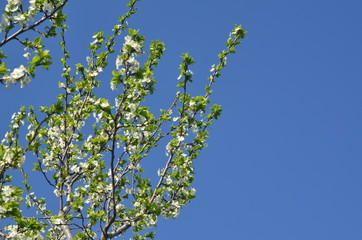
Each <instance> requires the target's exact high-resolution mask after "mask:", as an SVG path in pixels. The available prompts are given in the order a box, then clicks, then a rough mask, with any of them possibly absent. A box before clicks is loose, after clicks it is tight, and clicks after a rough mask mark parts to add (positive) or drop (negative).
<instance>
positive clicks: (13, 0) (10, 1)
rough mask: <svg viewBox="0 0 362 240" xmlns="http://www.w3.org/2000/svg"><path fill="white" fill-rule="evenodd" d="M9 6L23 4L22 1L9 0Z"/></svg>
mask: <svg viewBox="0 0 362 240" xmlns="http://www.w3.org/2000/svg"><path fill="white" fill-rule="evenodd" d="M8 4H21V0H8Z"/></svg>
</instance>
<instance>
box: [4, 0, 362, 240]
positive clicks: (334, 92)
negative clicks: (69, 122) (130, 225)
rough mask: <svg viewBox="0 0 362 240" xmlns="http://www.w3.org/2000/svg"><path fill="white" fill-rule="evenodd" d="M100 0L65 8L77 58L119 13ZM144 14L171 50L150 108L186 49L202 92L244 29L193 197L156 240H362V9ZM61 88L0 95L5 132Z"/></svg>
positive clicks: (275, 2) (155, 8) (117, 6)
mask: <svg viewBox="0 0 362 240" xmlns="http://www.w3.org/2000/svg"><path fill="white" fill-rule="evenodd" d="M100 2H101V1H96V0H87V1H85V0H83V1H70V4H69V5H68V7H67V9H66V12H67V13H68V16H69V20H70V23H71V24H73V25H70V30H69V31H68V35H69V44H70V46H71V48H73V51H72V52H71V55H72V57H73V59H74V61H83V59H84V54H87V53H88V52H87V49H86V46H87V44H88V43H89V42H91V39H90V36H91V35H92V33H93V32H95V31H97V30H98V29H102V28H107V27H108V29H110V28H111V26H112V25H113V24H114V21H115V20H116V19H117V14H118V12H119V11H121V8H122V6H123V5H122V3H120V2H122V1H119V0H107V1H102V4H101V3H100ZM139 7H140V10H139V12H138V14H137V15H136V16H135V17H134V18H133V19H132V20H131V21H130V26H131V27H134V28H136V29H138V28H139V29H141V33H142V34H144V35H145V36H146V38H147V39H148V40H156V39H160V40H163V41H164V42H165V43H166V47H167V51H166V54H165V56H164V58H163V60H162V61H161V63H160V67H159V68H158V71H157V75H156V77H157V79H158V81H159V85H158V89H159V91H158V92H160V93H161V95H162V96H159V97H158V99H155V101H156V102H157V101H159V102H162V101H163V100H164V98H167V97H170V98H171V96H172V95H173V92H174V90H175V88H174V85H175V84H176V78H177V76H178V70H177V68H178V64H179V60H180V55H181V53H182V52H189V53H190V54H191V55H192V56H193V57H194V58H195V60H196V61H197V63H198V64H196V65H195V66H194V68H193V71H194V72H195V74H196V75H195V77H196V79H195V89H198V88H201V87H202V86H203V84H204V78H205V76H207V74H208V69H209V66H210V65H211V64H212V63H214V62H215V61H216V60H217V58H216V54H217V52H218V51H219V50H221V49H222V48H223V46H224V42H225V40H226V38H227V35H228V32H229V30H230V29H231V28H232V27H233V25H234V24H242V25H243V26H244V27H245V29H246V30H247V31H248V35H247V38H246V39H245V41H243V44H242V45H241V46H240V47H238V49H237V50H238V53H237V55H234V56H232V57H230V58H229V65H228V67H227V68H226V70H225V71H224V72H223V75H222V79H221V80H220V81H219V82H218V83H217V84H216V85H215V89H214V90H215V91H214V93H215V94H214V96H213V99H212V100H213V101H214V102H215V103H218V104H221V105H222V106H223V109H224V111H223V115H222V117H221V119H219V120H218V121H217V122H216V124H215V125H214V129H213V130H212V132H211V136H210V138H209V147H208V148H207V149H206V150H205V151H204V152H203V153H202V154H201V155H200V158H199V159H198V160H197V161H196V180H195V186H196V188H197V198H196V199H194V200H193V201H192V202H191V204H190V205H188V206H186V207H185V208H184V209H183V211H182V212H181V215H180V217H179V218H178V219H177V220H175V221H174V220H168V221H160V223H159V225H158V228H157V229H156V231H157V232H158V235H157V238H156V239H159V240H184V239H192V240H193V239H195V240H196V239H208V240H220V239H235V240H321V239H328V240H341V239H348V240H361V239H362V191H361V190H362V189H361V183H362V174H361V172H362V147H361V146H362V128H361V126H362V105H361V103H362V14H361V9H362V1H360V0H343V1H342V0H305V1H295V0H223V1H217V0H197V1H195V0H183V1H166V0H143V1H141V2H140V3H139ZM58 80H59V78H57V76H54V74H49V73H41V74H39V78H38V79H35V80H34V81H32V82H31V84H30V85H29V86H27V87H26V88H25V89H19V88H18V87H13V88H11V89H3V88H1V89H0V95H1V99H2V100H1V101H2V103H3V104H2V108H1V109H0V121H1V124H2V126H6V125H7V124H8V119H9V118H10V116H11V114H12V113H13V112H15V111H17V108H18V106H19V105H20V104H33V105H46V104H50V103H51V102H53V98H54V96H53V95H54V94H55V93H54V94H53V92H55V90H56V82H57V81H58ZM156 95H157V92H156ZM156 98H157V97H156ZM5 130H6V129H3V127H2V129H1V132H4V131H5Z"/></svg>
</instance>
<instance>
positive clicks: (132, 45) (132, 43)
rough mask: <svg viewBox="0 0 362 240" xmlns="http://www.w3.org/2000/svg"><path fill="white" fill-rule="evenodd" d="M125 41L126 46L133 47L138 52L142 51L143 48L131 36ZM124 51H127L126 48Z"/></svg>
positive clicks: (126, 37)
mask: <svg viewBox="0 0 362 240" xmlns="http://www.w3.org/2000/svg"><path fill="white" fill-rule="evenodd" d="M124 40H125V43H124V45H129V46H131V47H132V48H133V49H134V50H135V51H136V52H140V51H141V48H142V47H141V45H140V44H139V43H138V42H136V41H134V40H133V39H132V37H131V36H125V37H124ZM123 51H126V48H125V46H124V47H123Z"/></svg>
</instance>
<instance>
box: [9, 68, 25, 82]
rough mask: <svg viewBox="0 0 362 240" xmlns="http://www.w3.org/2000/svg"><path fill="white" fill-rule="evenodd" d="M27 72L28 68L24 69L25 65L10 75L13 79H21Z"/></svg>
mask: <svg viewBox="0 0 362 240" xmlns="http://www.w3.org/2000/svg"><path fill="white" fill-rule="evenodd" d="M25 72H26V68H25V67H24V65H20V67H18V68H15V69H14V70H13V72H12V73H11V74H10V77H11V78H13V79H19V78H21V77H23V76H24V74H25Z"/></svg>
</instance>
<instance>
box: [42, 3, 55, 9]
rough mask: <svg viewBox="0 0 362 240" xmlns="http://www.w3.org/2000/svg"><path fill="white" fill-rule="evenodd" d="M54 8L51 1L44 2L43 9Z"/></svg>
mask: <svg viewBox="0 0 362 240" xmlns="http://www.w3.org/2000/svg"><path fill="white" fill-rule="evenodd" d="M52 9H53V7H52V5H51V4H50V3H49V2H46V1H44V3H43V10H45V11H51V10H52Z"/></svg>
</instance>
